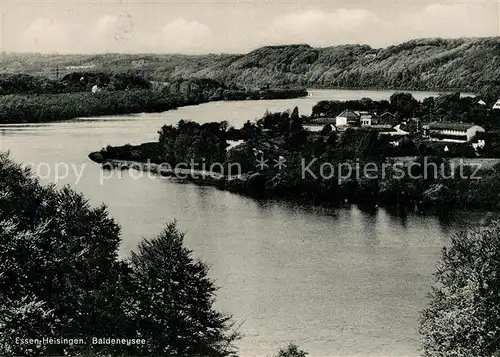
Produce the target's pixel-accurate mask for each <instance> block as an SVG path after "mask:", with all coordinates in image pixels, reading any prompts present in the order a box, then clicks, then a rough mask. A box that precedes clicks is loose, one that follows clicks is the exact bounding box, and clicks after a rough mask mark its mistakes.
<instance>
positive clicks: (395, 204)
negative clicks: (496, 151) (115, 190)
mask: <svg viewBox="0 0 500 357" xmlns="http://www.w3.org/2000/svg"><path fill="white" fill-rule="evenodd" d="M97 155H100V153H99V152H92V153H90V154H89V155H88V157H89V159H90V160H92V161H93V162H95V163H97V164H99V165H100V166H101V169H103V170H130V169H134V170H138V171H143V172H150V173H153V174H155V175H158V176H160V177H172V178H174V179H177V180H179V181H185V182H190V183H194V184H196V185H198V186H211V187H215V188H217V189H220V190H222V191H227V192H230V193H234V194H238V195H242V196H246V197H249V198H252V199H266V200H267V199H275V200H284V201H289V202H294V203H297V204H303V203H308V204H311V205H315V206H324V207H338V206H342V205H345V204H347V205H351V204H355V205H360V206H364V207H384V208H387V209H395V208H396V209H408V208H410V209H412V210H414V211H415V212H416V213H419V214H423V213H431V214H442V213H444V212H446V210H449V207H448V206H447V203H445V202H440V201H439V200H427V201H424V200H423V199H420V200H415V199H409V200H406V201H383V200H381V199H380V198H375V197H374V198H375V199H374V200H357V199H356V198H355V197H348V196H345V197H343V199H338V200H335V201H330V200H322V199H318V198H314V197H309V196H306V195H300V194H299V195H297V194H296V193H286V194H283V193H280V192H274V191H266V190H264V191H257V190H254V189H252V188H248V187H247V186H245V185H248V184H249V182H250V181H251V180H255V179H256V180H258V179H259V178H265V177H266V176H265V175H263V174H261V173H259V172H248V173H244V174H241V175H224V174H221V173H217V172H212V171H204V170H195V169H172V168H165V167H162V165H165V164H157V163H151V162H148V163H146V162H141V161H133V160H119V159H103V160H99V158H98V157H97ZM409 159H410V158H406V160H405V159H404V158H403V160H401V161H400V162H405V161H407V160H409ZM455 160H467V159H462V158H458V159H457V158H450V159H449V161H455ZM474 160H476V159H470V165H475V163H474ZM493 160H495V161H496V162H495V164H498V163H499V161H500V159H493ZM488 166H489V167H488V168H487V169H492V167H493V166H494V165H491V164H490V165H488ZM169 167H170V166H169ZM349 184H350V182H349V180H348V181H346V182H344V183H343V184H342V185H340V187H345V186H348V185H349ZM457 209H459V210H460V211H465V212H484V213H493V212H499V210H492V209H488V208H481V207H470V208H467V207H462V206H460V207H457Z"/></svg>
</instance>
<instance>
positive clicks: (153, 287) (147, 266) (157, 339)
mask: <svg viewBox="0 0 500 357" xmlns="http://www.w3.org/2000/svg"><path fill="white" fill-rule="evenodd" d="M183 239H184V233H181V232H180V231H179V230H178V229H177V227H176V224H175V223H170V224H168V225H167V227H166V228H165V230H164V231H163V232H162V233H161V234H160V235H158V236H157V237H156V238H154V239H151V240H145V241H143V242H141V243H140V244H139V247H138V250H137V253H132V256H131V259H130V266H131V269H132V281H133V285H134V292H135V294H134V296H133V299H132V305H133V306H134V309H135V311H134V315H135V320H136V326H137V331H138V332H139V334H140V335H141V336H142V337H144V338H146V339H147V341H150V342H149V343H148V346H147V352H148V353H149V354H150V355H161V356H165V355H168V356H192V355H196V356H229V355H233V354H234V352H235V351H234V348H233V346H232V342H233V341H234V339H235V338H237V335H236V334H235V333H233V332H231V329H232V326H233V325H232V323H231V317H230V316H228V315H224V314H222V313H219V312H217V311H215V310H214V309H213V306H212V305H213V303H214V300H215V291H216V290H217V288H216V287H215V285H214V283H213V281H212V280H211V279H210V278H209V277H208V267H207V265H206V264H204V263H203V262H201V261H199V260H195V259H193V258H192V257H191V253H192V252H191V251H190V250H189V249H187V248H186V247H184V246H183Z"/></svg>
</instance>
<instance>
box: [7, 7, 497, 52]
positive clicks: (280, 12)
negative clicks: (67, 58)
mask: <svg viewBox="0 0 500 357" xmlns="http://www.w3.org/2000/svg"><path fill="white" fill-rule="evenodd" d="M0 13H1V18H0V22H1V27H0V29H1V33H0V49H1V50H2V51H6V52H42V53H106V52H121V53H186V54H202V53H245V52H248V51H251V50H253V49H255V48H258V47H261V46H264V45H279V44H293V43H307V44H310V45H311V46H314V47H326V46H334V45H340V44H348V43H359V44H368V45H370V46H372V47H375V48H379V47H385V46H388V45H392V44H397V43H401V42H404V41H407V40H410V39H413V38H423V37H444V38H454V37H486V36H499V35H500V0H479V1H474V0H468V1H457V0H454V1H449V0H442V1H430V0H428V1H425V0H354V1H336V0H330V1H328V0H187V1H181V0H175V1H174V0H161V1H160V0H149V1H139V0H134V1H131V0H121V1H118V0H117V1H106V0H69V1H63V0H46V1H45V0H37V1H35V0H0Z"/></svg>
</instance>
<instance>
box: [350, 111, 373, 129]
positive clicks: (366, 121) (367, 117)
mask: <svg viewBox="0 0 500 357" xmlns="http://www.w3.org/2000/svg"><path fill="white" fill-rule="evenodd" d="M354 113H356V114H357V115H359V120H360V122H361V126H371V125H373V124H376V123H375V122H374V120H373V119H374V118H373V115H372V113H370V112H358V111H356V112H354Z"/></svg>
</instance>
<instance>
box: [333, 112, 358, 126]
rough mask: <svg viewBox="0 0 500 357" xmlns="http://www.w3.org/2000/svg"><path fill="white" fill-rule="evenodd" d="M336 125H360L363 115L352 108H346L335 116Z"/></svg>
mask: <svg viewBox="0 0 500 357" xmlns="http://www.w3.org/2000/svg"><path fill="white" fill-rule="evenodd" d="M335 125H336V126H337V127H342V126H360V125H361V116H360V115H359V114H357V113H355V112H354V111H352V110H350V109H346V110H344V111H343V112H342V113H340V114H339V115H337V117H336V118H335Z"/></svg>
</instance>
